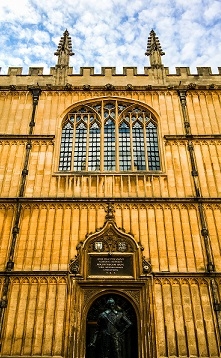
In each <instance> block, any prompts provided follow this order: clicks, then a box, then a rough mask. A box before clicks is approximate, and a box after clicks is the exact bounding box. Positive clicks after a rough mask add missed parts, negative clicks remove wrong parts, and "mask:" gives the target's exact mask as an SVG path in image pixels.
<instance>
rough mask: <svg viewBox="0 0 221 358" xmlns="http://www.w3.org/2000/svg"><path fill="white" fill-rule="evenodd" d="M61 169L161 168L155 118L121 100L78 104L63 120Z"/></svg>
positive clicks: (142, 108)
mask: <svg viewBox="0 0 221 358" xmlns="http://www.w3.org/2000/svg"><path fill="white" fill-rule="evenodd" d="M59 170H61V171H137V170H138V171H153V170H160V156H159V145H158V131H157V121H156V118H155V117H154V115H153V114H152V113H151V112H150V111H149V110H148V109H146V108H144V107H143V106H141V105H137V104H134V103H127V102H125V103H123V102H122V101H118V100H103V101H99V102H98V103H94V102H93V103H87V104H85V105H83V106H82V105H81V106H78V107H77V108H75V109H74V110H73V111H71V112H70V113H69V114H68V115H67V117H66V120H65V121H64V123H63V127H62V135H61V149H60V160H59Z"/></svg>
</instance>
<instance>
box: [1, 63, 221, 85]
mask: <svg viewBox="0 0 221 358" xmlns="http://www.w3.org/2000/svg"><path fill="white" fill-rule="evenodd" d="M22 70H23V69H22V67H9V68H8V74H7V75H5V74H2V75H1V74H0V86H10V85H14V86H24V85H32V84H36V83H38V84H39V85H40V86H45V85H48V84H50V85H66V84H70V86H85V85H88V86H105V85H106V86H107V85H109V87H110V88H108V89H111V86H131V89H132V87H133V86H148V85H152V86H165V85H166V86H178V85H181V84H182V85H190V84H193V85H194V84H195V85H196V86H197V85H205V83H206V84H207V85H208V84H209V85H212V84H214V85H217V86H221V67H218V73H216V74H213V73H212V70H211V67H197V71H196V73H190V68H189V67H176V73H170V72H169V68H168V67H164V66H159V67H153V66H152V67H144V72H143V73H138V71H137V68H136V67H124V68H123V73H116V67H102V68H101V72H100V73H95V71H94V67H81V68H80V72H79V73H73V68H72V67H65V66H64V67H62V66H55V67H51V68H50V73H49V74H44V73H43V72H44V68H43V67H29V70H28V74H23V71H22ZM193 88H194V86H193Z"/></svg>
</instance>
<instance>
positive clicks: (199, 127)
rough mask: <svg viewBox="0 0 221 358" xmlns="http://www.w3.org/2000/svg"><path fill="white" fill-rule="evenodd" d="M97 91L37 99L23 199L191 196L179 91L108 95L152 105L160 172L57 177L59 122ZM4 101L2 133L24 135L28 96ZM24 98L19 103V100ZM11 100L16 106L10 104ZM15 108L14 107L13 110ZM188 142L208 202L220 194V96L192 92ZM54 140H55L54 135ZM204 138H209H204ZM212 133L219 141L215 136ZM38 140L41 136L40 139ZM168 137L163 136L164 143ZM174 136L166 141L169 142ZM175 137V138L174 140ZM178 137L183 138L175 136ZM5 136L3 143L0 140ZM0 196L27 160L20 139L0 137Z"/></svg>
mask: <svg viewBox="0 0 221 358" xmlns="http://www.w3.org/2000/svg"><path fill="white" fill-rule="evenodd" d="M101 95H103V94H102V93H96V92H94V93H91V92H89V93H88V92H86V93H84V92H78V93H72V92H67V93H64V92H62V93H59V92H57V93H55V94H52V93H51V94H50V92H49V94H48V93H47V92H43V93H42V94H41V96H40V100H39V104H38V107H37V113H36V120H35V121H36V124H35V127H34V135H35V138H34V139H33V148H32V150H31V155H30V164H29V174H28V176H27V183H26V192H25V196H27V197H36V196H37V197H38V196H43V197H47V196H50V197H56V196H58V197H70V196H71V197H75V196H76V197H79V196H82V197H112V196H113V197H128V196H131V197H191V196H194V188H193V184H192V178H191V171H190V160H189V153H188V149H187V140H186V139H184V138H183V137H182V136H183V135H184V129H183V123H182V115H181V109H180V104H179V97H178V94H177V92H174V91H170V92H162V93H161V92H159V93H154V92H144V93H136V92H135V93H134V92H133V93H131V92H129V93H128V92H124V93H118V92H117V93H115V92H114V93H113V95H114V96H121V97H123V98H128V99H133V100H139V101H142V102H145V103H146V104H147V105H148V106H150V107H151V108H153V109H154V110H155V111H156V112H157V114H158V116H159V136H160V138H161V140H160V149H161V159H162V169H163V170H162V174H161V175H158V174H155V175H142V174H138V173H134V175H130V176H128V175H122V174H117V175H113V174H107V175H94V174H88V175H85V176H82V175H80V174H79V175H75V176H73V175H64V174H63V173H58V171H57V167H58V157H59V140H60V132H61V125H62V119H63V117H64V113H67V111H68V110H67V108H69V109H70V108H71V106H72V105H73V104H75V103H76V102H78V101H82V100H83V99H85V97H86V98H87V99H90V98H93V97H94V96H95V97H100V96H101ZM19 97H20V96H18V94H17V93H16V94H14V93H12V94H8V95H6V96H3V97H1V100H2V101H3V102H4V105H3V108H2V120H1V124H0V132H1V133H4V134H6V135H10V134H14V135H17V134H20V135H25V134H27V133H28V128H29V125H28V123H29V121H30V117H31V101H32V99H31V95H30V94H28V93H24V94H22V95H21V99H19ZM20 100H21V104H19V101H20ZM14 101H15V102H14ZM12 103H13V105H12ZM187 106H188V109H189V117H190V118H189V120H190V125H191V129H192V134H193V135H195V136H196V135H199V136H200V137H197V138H196V137H195V138H194V139H193V140H192V141H193V144H194V147H195V153H196V157H197V161H196V162H197V166H198V171H199V181H200V186H201V193H202V195H203V196H206V197H217V196H218V197H220V195H221V192H220V186H219V182H220V179H221V170H220V167H221V161H220V158H221V137H220V136H219V134H220V132H221V124H220V121H219V117H218V115H217V113H219V112H220V110H221V109H220V93H215V94H211V93H210V92H209V91H207V93H201V92H199V93H197V94H195V92H194V93H190V94H189V95H188V96H187ZM50 135H53V136H55V139H54V140H53V139H52V138H51V137H44V136H50ZM206 135H207V136H208V135H210V136H211V135H213V136H214V138H211V137H210V138H208V137H206ZM216 135H217V137H216ZM37 136H39V137H38V138H37ZM164 136H166V139H163V138H164ZM170 136H171V137H170ZM174 136H177V137H176V138H174ZM179 136H181V137H179ZM0 139H2V138H0ZM0 145H1V146H0V155H1V158H2V160H1V174H0V175H1V178H2V179H3V180H2V181H1V182H0V195H1V196H3V197H13V196H16V195H18V185H17V184H18V183H19V175H20V173H21V167H22V165H23V162H24V155H25V138H23V137H22V138H18V137H14V138H12V137H9V138H7V136H5V137H4V139H2V140H1V142H0Z"/></svg>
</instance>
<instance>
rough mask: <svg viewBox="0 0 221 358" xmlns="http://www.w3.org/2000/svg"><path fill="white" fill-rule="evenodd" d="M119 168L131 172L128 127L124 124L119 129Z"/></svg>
mask: <svg viewBox="0 0 221 358" xmlns="http://www.w3.org/2000/svg"><path fill="white" fill-rule="evenodd" d="M119 168H120V170H131V149H130V127H129V125H127V124H126V123H124V122H123V123H122V124H121V125H120V127H119Z"/></svg>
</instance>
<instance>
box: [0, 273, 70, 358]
mask: <svg viewBox="0 0 221 358" xmlns="http://www.w3.org/2000/svg"><path fill="white" fill-rule="evenodd" d="M9 305H10V310H8V311H7V315H6V319H5V325H4V327H5V329H4V340H3V341H4V344H3V347H2V354H3V355H39V356H41V355H49V356H53V355H55V356H56V355H58V356H59V355H63V354H64V351H63V337H64V334H65V332H64V329H63V328H64V318H65V306H66V282H65V280H64V279H62V278H59V277H58V278H54V277H50V278H46V277H45V278H44V277H36V278H35V277H29V278H12V285H11V289H10V297H9Z"/></svg>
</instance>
